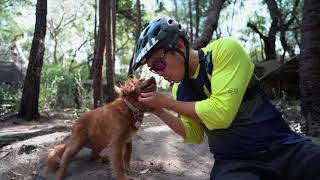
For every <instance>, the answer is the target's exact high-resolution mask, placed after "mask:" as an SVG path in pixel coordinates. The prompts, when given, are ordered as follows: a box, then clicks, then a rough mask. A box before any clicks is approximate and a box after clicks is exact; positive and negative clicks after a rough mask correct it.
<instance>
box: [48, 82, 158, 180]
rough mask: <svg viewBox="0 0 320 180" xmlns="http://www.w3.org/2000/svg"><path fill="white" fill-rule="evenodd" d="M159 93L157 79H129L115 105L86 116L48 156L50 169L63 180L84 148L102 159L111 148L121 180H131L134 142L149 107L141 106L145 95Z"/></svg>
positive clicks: (115, 171)
mask: <svg viewBox="0 0 320 180" xmlns="http://www.w3.org/2000/svg"><path fill="white" fill-rule="evenodd" d="M155 90H156V83H155V80H154V78H150V79H148V80H144V79H140V80H137V79H129V80H127V81H126V83H125V85H124V86H123V87H122V88H121V94H120V97H119V98H117V99H116V100H115V101H114V102H112V103H110V104H108V105H105V106H102V107H100V108H97V109H94V110H91V111H89V112H86V113H84V114H83V115H82V116H81V117H80V118H79V119H78V120H77V121H76V122H75V124H74V125H73V127H72V131H71V134H70V137H69V138H68V139H67V141H66V143H65V144H59V145H55V146H54V147H53V149H51V150H50V151H49V153H48V162H47V169H48V171H49V172H56V171H57V172H56V179H58V180H61V179H63V177H64V174H65V171H66V169H67V167H68V165H69V163H70V161H71V160H72V159H73V157H74V156H75V155H76V154H77V153H78V152H79V151H80V150H81V148H82V147H88V148H91V149H92V154H91V155H92V159H94V160H98V159H99V153H100V151H102V150H103V149H104V148H106V147H111V163H112V169H113V171H114V174H115V176H116V177H117V179H120V180H127V179H128V176H127V173H126V170H127V169H128V167H129V162H130V157H131V151H132V141H131V138H132V136H133V135H134V133H136V132H137V130H138V128H139V126H140V124H141V123H142V119H143V113H144V112H145V111H146V110H147V107H144V106H143V105H141V104H139V102H138V96H139V95H140V93H141V92H150V91H155Z"/></svg>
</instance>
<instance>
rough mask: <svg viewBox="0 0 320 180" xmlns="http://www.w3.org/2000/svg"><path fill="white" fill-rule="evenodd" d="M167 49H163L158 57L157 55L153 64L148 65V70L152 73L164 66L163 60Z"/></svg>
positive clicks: (162, 68)
mask: <svg viewBox="0 0 320 180" xmlns="http://www.w3.org/2000/svg"><path fill="white" fill-rule="evenodd" d="M167 52H168V51H165V52H164V53H163V54H162V55H161V56H160V57H158V58H157V59H156V60H155V61H154V63H153V65H152V66H151V67H150V69H149V70H150V71H151V72H153V73H158V72H159V71H163V70H164V69H165V68H166V66H167V65H166V63H165V62H164V58H165V55H166V53H167Z"/></svg>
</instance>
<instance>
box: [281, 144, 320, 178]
mask: <svg viewBox="0 0 320 180" xmlns="http://www.w3.org/2000/svg"><path fill="white" fill-rule="evenodd" d="M286 154H287V155H288V156H289V157H288V166H287V167H286V168H285V173H286V176H287V177H288V179H308V180H319V179H320V168H319V165H320V146H319V145H316V144H313V143H312V142H310V141H305V142H301V143H297V144H296V145H295V146H294V147H293V148H291V149H290V151H288V153H286Z"/></svg>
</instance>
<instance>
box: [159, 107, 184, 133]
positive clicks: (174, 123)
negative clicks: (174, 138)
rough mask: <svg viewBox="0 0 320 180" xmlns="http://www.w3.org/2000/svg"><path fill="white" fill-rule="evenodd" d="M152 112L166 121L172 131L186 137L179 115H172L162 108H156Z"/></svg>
mask: <svg viewBox="0 0 320 180" xmlns="http://www.w3.org/2000/svg"><path fill="white" fill-rule="evenodd" d="M153 114H155V115H156V116H158V117H159V118H160V119H161V120H162V121H163V122H164V123H166V124H167V125H168V126H169V127H170V128H171V129H172V130H173V131H174V132H176V133H177V134H179V135H180V136H181V137H183V138H185V137H186V132H185V129H184V126H183V124H182V122H181V120H180V119H179V117H176V116H174V115H173V114H171V113H169V112H168V111H165V110H164V109H158V110H156V111H154V112H153Z"/></svg>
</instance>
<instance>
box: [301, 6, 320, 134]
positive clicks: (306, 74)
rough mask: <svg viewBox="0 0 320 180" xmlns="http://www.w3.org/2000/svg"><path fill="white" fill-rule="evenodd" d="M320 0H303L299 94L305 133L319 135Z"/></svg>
mask: <svg viewBox="0 0 320 180" xmlns="http://www.w3.org/2000/svg"><path fill="white" fill-rule="evenodd" d="M319 32H320V1H319V0H305V1H304V8H303V20H302V38H301V47H302V50H301V59H300V70H299V72H300V95H301V113H302V115H303V116H304V118H305V119H306V122H307V129H306V130H307V132H306V133H307V135H310V136H317V137H319V136H320V83H319V79H320V34H319Z"/></svg>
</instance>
